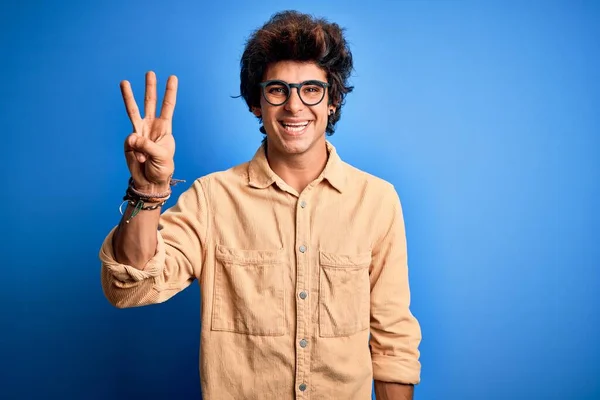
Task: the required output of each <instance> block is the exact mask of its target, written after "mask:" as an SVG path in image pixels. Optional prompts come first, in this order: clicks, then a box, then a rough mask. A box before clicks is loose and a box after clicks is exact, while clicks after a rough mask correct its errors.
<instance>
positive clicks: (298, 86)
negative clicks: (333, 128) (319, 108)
mask: <svg viewBox="0 0 600 400" xmlns="http://www.w3.org/2000/svg"><path fill="white" fill-rule="evenodd" d="M272 84H280V85H283V86H286V87H287V89H288V92H287V93H288V95H287V97H286V98H285V100H284V101H282V102H281V103H271V102H270V101H269V100H268V99H267V95H266V93H265V89H266V88H267V86H269V85H272ZM258 85H259V86H260V88H261V90H260V91H261V93H262V97H263V99H265V101H266V102H267V103H269V104H270V105H272V106H282V105H284V104H285V103H287V102H288V100H289V99H290V97H292V88H296V91H297V92H298V98H299V99H300V101H301V102H302V103H303V104H304V105H305V106H308V107H312V106H316V105H317V104H319V103H321V102H322V101H323V99H324V98H325V92H327V88H329V86H330V85H329V83H327V82H323V81H319V80H317V79H311V80H308V81H304V82H300V83H287V82H286V81H282V80H280V79H270V80H268V81H264V82H260V83H259V84H258ZM305 85H316V86H320V87H322V88H323V89H324V90H323V96H322V97H321V99H320V100H319V101H317V102H316V103H314V104H311V103H307V102H306V101H304V99H303V98H302V95H301V94H300V89H302V86H305Z"/></svg>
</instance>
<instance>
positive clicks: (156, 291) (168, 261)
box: [99, 180, 208, 308]
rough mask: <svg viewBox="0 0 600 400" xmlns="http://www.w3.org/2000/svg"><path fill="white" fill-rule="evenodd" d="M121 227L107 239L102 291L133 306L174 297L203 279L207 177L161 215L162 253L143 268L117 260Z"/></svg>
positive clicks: (102, 250)
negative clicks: (116, 241) (204, 184)
mask: <svg viewBox="0 0 600 400" xmlns="http://www.w3.org/2000/svg"><path fill="white" fill-rule="evenodd" d="M141 212H143V211H141ZM116 229H117V227H114V228H113V229H112V230H111V231H110V233H109V234H108V236H107V237H106V238H105V239H104V242H103V243H102V246H101V248H100V253H99V257H100V261H101V284H102V290H103V291H104V295H105V296H106V298H107V299H108V301H109V302H110V303H111V304H113V305H114V306H115V307H118V308H127V307H137V306H143V305H148V304H156V303H162V302H164V301H166V300H168V299H169V298H171V297H173V296H174V295H175V294H177V293H179V292H180V291H182V290H183V289H185V288H187V287H188V286H189V285H190V284H191V283H192V282H193V281H194V280H195V279H199V278H200V274H201V271H202V263H203V259H204V253H203V251H204V249H205V240H206V232H207V229H208V206H207V202H206V198H205V196H204V193H203V190H202V181H201V180H196V181H195V182H194V183H193V184H192V186H191V187H190V188H189V189H187V190H186V191H185V192H183V193H182V194H181V195H180V196H179V199H178V200H177V202H176V203H175V205H174V206H173V207H171V208H169V209H168V210H166V211H165V212H164V213H163V214H162V215H161V217H160V221H159V230H158V231H157V232H156V235H157V241H158V243H157V248H156V253H155V255H154V256H153V257H152V258H151V259H150V260H149V261H148V263H147V264H146V265H145V267H144V268H143V269H142V270H140V269H137V268H135V267H133V266H130V265H126V264H120V263H119V262H117V261H116V260H115V256H114V252H113V247H112V239H113V235H114V233H115V230H116Z"/></svg>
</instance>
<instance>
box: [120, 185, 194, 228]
mask: <svg viewBox="0 0 600 400" xmlns="http://www.w3.org/2000/svg"><path fill="white" fill-rule="evenodd" d="M180 182H185V180H184V179H173V175H171V176H170V177H169V186H175V185H177V184H178V183H180ZM170 197H171V188H170V187H169V190H168V191H167V192H164V193H143V192H140V191H139V190H137V189H136V188H135V182H134V181H133V177H130V178H129V185H128V186H127V191H126V192H125V196H123V202H122V203H121V205H120V206H119V212H120V213H121V215H123V210H122V208H123V204H125V203H128V204H129V205H131V206H133V207H134V209H133V212H132V213H131V215H130V216H129V218H127V220H125V223H127V224H128V223H129V221H131V220H132V219H133V217H135V216H136V215H137V214H138V213H139V212H140V211H151V210H156V209H157V208H159V207H162V206H164V205H165V203H166V202H167V200H168V199H169V198H170ZM145 203H158V204H154V205H151V206H144V204H145Z"/></svg>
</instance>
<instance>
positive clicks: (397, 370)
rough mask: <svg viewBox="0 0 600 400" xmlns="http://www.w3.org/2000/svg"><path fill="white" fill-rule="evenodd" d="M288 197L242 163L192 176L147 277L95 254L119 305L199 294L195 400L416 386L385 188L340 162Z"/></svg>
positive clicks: (401, 254) (267, 174)
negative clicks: (380, 384) (382, 384)
mask: <svg viewBox="0 0 600 400" xmlns="http://www.w3.org/2000/svg"><path fill="white" fill-rule="evenodd" d="M327 148H328V151H329V158H328V161H327V165H326V167H325V169H324V170H323V173H322V174H321V175H320V176H319V177H318V178H317V179H316V180H315V181H313V182H312V183H310V184H309V185H308V186H307V187H306V188H305V189H304V190H303V191H302V193H297V192H296V191H295V190H294V189H293V188H292V187H290V186H289V185H287V184H286V183H285V182H284V181H283V180H282V179H281V178H279V177H278V176H277V175H276V174H275V173H274V172H273V171H272V170H271V168H270V167H269V164H268V162H267V160H266V157H265V151H264V147H263V146H261V147H260V148H259V149H258V151H257V152H256V154H255V156H254V158H253V159H252V160H251V161H250V162H246V163H243V164H241V165H238V166H235V167H233V168H231V169H229V170H227V171H222V172H216V173H213V174H210V175H207V176H204V177H202V178H199V179H197V180H196V181H194V183H193V184H192V185H191V187H190V188H189V189H188V190H186V191H185V192H183V193H182V194H181V195H180V197H179V199H178V200H177V203H176V204H175V205H174V206H173V207H171V208H170V209H168V210H166V211H165V212H164V213H163V214H162V215H161V218H160V226H159V230H158V232H157V235H158V247H157V252H156V255H155V256H154V257H153V258H152V259H151V260H150V261H149V262H148V264H147V265H146V267H145V268H144V270H138V269H136V268H133V267H131V266H128V265H123V264H119V263H117V262H116V261H115V259H114V256H113V249H112V247H111V239H112V234H113V233H114V229H113V230H112V231H111V232H110V233H109V235H108V236H107V237H106V240H105V241H104V243H103V245H102V248H101V250H100V259H101V262H102V269H101V278H102V287H103V290H104V293H105V295H106V297H107V298H108V300H109V301H110V302H111V303H112V304H113V305H115V306H116V307H135V306H142V305H147V304H155V303H160V302H163V301H166V300H167V299H169V298H170V297H172V296H174V295H175V294H177V293H178V292H179V291H181V290H183V289H185V288H186V287H187V286H188V285H190V284H191V283H192V282H194V281H195V280H197V281H198V282H199V284H200V288H201V301H202V307H201V308H202V311H201V313H202V316H201V317H202V319H201V320H202V328H201V337H200V343H201V356H200V381H201V385H202V394H203V396H204V398H206V399H210V400H215V399H236V400H240V399H260V400H267V399H274V400H287V399H336V400H345V399H359V400H367V399H370V398H371V388H372V379H373V378H374V379H377V380H381V381H386V382H398V383H413V384H416V383H418V382H419V379H420V368H421V366H420V362H419V350H418V346H419V343H420V340H421V330H420V327H419V324H418V322H417V320H416V319H415V318H414V316H413V315H412V314H411V312H410V311H409V302H410V292H409V281H408V265H407V252H406V236H405V230H404V220H403V215H402V209H401V204H400V200H399V198H398V195H397V193H396V191H395V189H394V187H393V186H392V185H391V184H390V183H388V182H386V181H384V180H382V179H379V178H377V177H374V176H372V175H369V174H367V173H365V172H363V171H360V170H358V169H356V168H354V167H352V166H350V165H349V164H346V163H345V162H343V161H342V160H341V159H340V158H339V156H338V154H337V152H336V150H335V148H334V147H333V145H331V143H329V142H327Z"/></svg>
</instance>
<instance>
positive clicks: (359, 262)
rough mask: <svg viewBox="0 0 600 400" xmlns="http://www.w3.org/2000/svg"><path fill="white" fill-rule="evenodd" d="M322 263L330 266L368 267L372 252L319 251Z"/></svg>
mask: <svg viewBox="0 0 600 400" xmlns="http://www.w3.org/2000/svg"><path fill="white" fill-rule="evenodd" d="M319 261H320V262H321V265H326V266H330V267H341V268H343V267H346V268H347V267H368V266H369V265H370V264H371V252H370V251H366V252H363V253H358V254H337V253H335V254H334V253H328V252H325V251H320V252H319Z"/></svg>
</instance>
